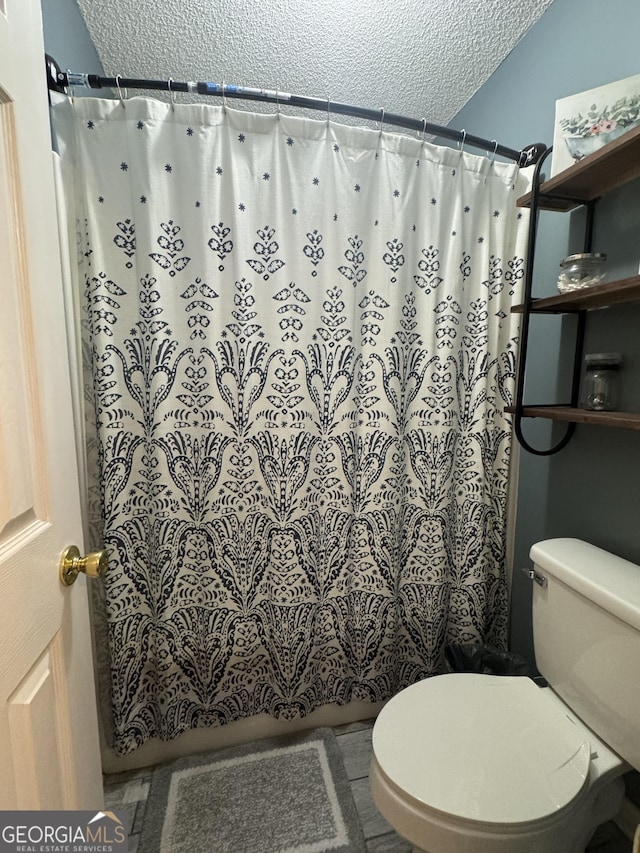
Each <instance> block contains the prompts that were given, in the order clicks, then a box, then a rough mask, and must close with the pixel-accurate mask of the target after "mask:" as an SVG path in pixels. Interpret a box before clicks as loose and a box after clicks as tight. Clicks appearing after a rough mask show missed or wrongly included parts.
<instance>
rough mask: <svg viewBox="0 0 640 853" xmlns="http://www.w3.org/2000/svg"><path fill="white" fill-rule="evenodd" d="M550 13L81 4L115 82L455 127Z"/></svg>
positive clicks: (527, 3) (197, 2)
mask: <svg viewBox="0 0 640 853" xmlns="http://www.w3.org/2000/svg"><path fill="white" fill-rule="evenodd" d="M552 2H553V0H78V5H79V7H80V10H81V12H82V14H83V16H84V18H85V21H86V23H87V27H88V29H89V33H90V34H91V37H92V39H93V41H94V44H95V46H96V49H97V51H98V55H99V56H100V59H101V61H102V64H103V67H104V69H105V72H106V73H107V74H108V75H114V76H115V75H116V74H120V75H122V76H123V77H152V78H163V79H164V78H169V77H172V78H173V79H174V80H209V81H216V82H221V81H224V82H226V83H235V84H238V85H244V86H256V87H259V88H265V89H279V90H281V91H285V92H293V93H295V94H298V95H315V96H318V97H322V98H327V97H329V98H331V99H332V100H334V101H343V102H346V103H351V104H356V105H358V106H362V107H370V108H373V109H378V108H381V107H384V108H385V109H386V110H387V111H391V112H397V113H402V114H405V115H409V116H412V117H415V118H422V117H426V118H427V120H428V121H431V122H435V123H438V124H447V123H448V122H449V120H450V119H451V118H452V117H453V116H454V115H455V114H456V113H457V112H458V111H459V110H460V109H461V108H462V107H463V106H464V105H465V104H466V102H467V101H468V100H469V99H470V98H471V97H472V95H473V94H474V93H475V92H476V91H477V90H478V89H479V88H480V86H481V85H482V84H483V83H484V82H485V80H486V79H487V78H488V77H489V76H490V75H491V74H492V72H493V71H494V70H495V69H496V68H497V66H498V65H499V64H500V62H501V61H502V60H503V59H504V58H505V57H506V56H507V54H508V53H509V52H510V51H511V49H512V48H513V47H514V46H515V45H516V44H517V43H518V41H519V40H520V39H521V38H522V36H523V35H524V34H525V33H526V31H527V30H528V28H529V27H530V26H531V25H532V24H533V23H535V21H537V19H538V18H539V17H540V15H541V14H542V13H543V12H544V11H545V9H546V8H547V7H548V6H550V5H551V3H552ZM74 70H75V69H74ZM78 70H82V69H78ZM251 108H252V109H257V108H258V107H257V106H256V105H252V106H251ZM270 109H273V108H272V107H270Z"/></svg>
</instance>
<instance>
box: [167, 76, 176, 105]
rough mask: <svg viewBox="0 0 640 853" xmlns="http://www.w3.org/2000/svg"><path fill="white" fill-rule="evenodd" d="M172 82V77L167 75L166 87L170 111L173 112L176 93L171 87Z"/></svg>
mask: <svg viewBox="0 0 640 853" xmlns="http://www.w3.org/2000/svg"><path fill="white" fill-rule="evenodd" d="M172 83H173V77H169V79H168V80H167V88H168V89H169V100H170V102H171V112H173V111H174V110H175V108H176V93H175V90H174V89H172V88H171V84H172Z"/></svg>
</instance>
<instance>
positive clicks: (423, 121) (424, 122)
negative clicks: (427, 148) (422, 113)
mask: <svg viewBox="0 0 640 853" xmlns="http://www.w3.org/2000/svg"><path fill="white" fill-rule="evenodd" d="M426 131H427V120H426V118H423V119H422V141H423V142H424V135H425V133H426Z"/></svg>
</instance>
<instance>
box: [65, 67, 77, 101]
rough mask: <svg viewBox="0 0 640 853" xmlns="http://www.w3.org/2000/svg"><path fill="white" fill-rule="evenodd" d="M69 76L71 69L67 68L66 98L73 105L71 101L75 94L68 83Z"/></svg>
mask: <svg viewBox="0 0 640 853" xmlns="http://www.w3.org/2000/svg"><path fill="white" fill-rule="evenodd" d="M70 74H71V69H70V68H67V96H68V98H69V100H70V101H71V103H73V100H74V98H75V96H76V92H75V89H74V88H73V86H72V85H71V84H70V83H69V82H68V80H69V75H70Z"/></svg>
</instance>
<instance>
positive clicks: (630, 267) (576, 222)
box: [452, 0, 640, 657]
mask: <svg viewBox="0 0 640 853" xmlns="http://www.w3.org/2000/svg"><path fill="white" fill-rule="evenodd" d="M639 31H640V4H638V2H637V0H608V2H607V3H595V2H585V0H555V2H554V3H553V4H552V5H551V6H550V8H549V9H548V10H547V11H546V12H545V14H544V15H543V16H542V18H541V19H540V20H539V21H538V23H537V24H535V25H534V26H533V27H532V29H531V30H530V31H529V32H528V34H527V35H526V36H525V38H524V39H523V41H522V42H520V44H519V45H518V46H517V47H516V48H515V49H514V51H513V52H512V53H511V54H510V55H509V57H508V58H507V59H506V60H505V61H504V62H503V63H502V65H501V66H500V67H499V68H498V69H497V70H496V71H495V73H494V74H493V75H492V76H491V78H490V79H489V80H488V81H487V83H486V84H485V85H484V86H483V87H482V88H481V89H480V90H479V91H478V93H477V94H476V95H475V96H474V97H473V98H472V100H471V101H470V102H469V103H468V104H467V105H466V106H465V108H464V109H463V110H462V111H461V112H460V113H459V114H458V115H457V116H456V118H455V119H454V121H453V122H452V125H453V126H454V127H457V128H459V129H462V128H468V129H469V130H472V131H473V132H474V133H477V134H479V135H481V136H485V137H487V138H488V139H494V138H495V139H498V140H499V141H500V142H501V143H504V144H506V145H510V146H511V147H513V148H521V147H523V146H524V145H526V144H528V143H530V142H537V141H542V142H545V143H546V144H548V145H551V143H552V142H553V125H554V115H555V101H556V100H557V99H558V98H563V97H566V96H567V95H572V94H575V93H576V92H582V91H585V90H586V89H590V88H593V87H595V86H600V85H603V84H605V83H610V82H612V81H614V80H620V79H623V78H624V77H629V76H631V75H634V74H638V73H640V59H639V58H638V48H637V34H638V32H639ZM547 162H549V161H547ZM582 216H583V213H582V212H580V211H578V212H576V213H574V214H572V215H567V214H558V213H543V214H541V221H540V238H539V241H538V246H539V249H538V251H537V254H536V268H535V275H534V295H537V296H545V295H551V294H552V293H554V292H555V288H556V280H557V273H558V262H559V260H560V259H561V258H562V257H564V256H565V255H566V254H568V253H569V252H570V251H581V248H582V247H581V242H582V229H581V227H580V225H581V221H582ZM593 248H594V250H595V251H604V252H606V253H607V254H608V257H609V266H610V270H611V277H612V278H618V277H623V276H626V275H633V274H635V273H637V272H638V265H639V263H640V182H638V181H636V182H634V183H632V184H630V185H628V186H627V187H625V188H623V189H621V190H618V191H616V192H614V193H611V194H610V195H608V196H607V197H606V198H605V199H603V200H602V201H601V202H599V204H598V210H597V220H596V228H595V235H594V246H593ZM573 322H574V321H573V319H572V318H570V317H565V318H553V317H552V318H545V317H535V318H534V322H533V324H532V328H531V344H530V352H531V355H530V358H529V361H528V367H527V388H526V395H525V400H526V401H528V402H530V403H537V402H553V401H554V398H555V400H557V401H560V402H562V401H566V398H567V397H566V395H567V382H566V378H567V377H568V375H569V369H570V358H569V355H568V353H567V352H566V350H567V349H571V346H572V344H571V340H572V337H571V336H572V327H573ZM639 328H640V308H639V307H638V306H635V305H632V306H621V307H618V308H616V307H611V308H608V309H606V310H604V311H596V312H592V313H590V314H589V318H588V325H587V339H586V345H585V352H600V351H608V352H609V351H617V352H621V353H623V355H624V358H625V366H624V371H623V373H622V376H621V378H622V379H623V391H624V394H623V401H622V406H621V408H623V409H633V410H640V336H639V335H638V329H639ZM556 395H559V396H556ZM563 398H564V400H563ZM563 430H564V428H563V427H562V426H561V425H551V424H545V423H542V422H540V423H538V422H537V421H529V422H527V424H526V431H527V436H528V437H529V438H530V439H531V442H532V443H533V444H534V445H537V446H539V447H545V446H548V442H549V441H550V440H551V434H552V433H553V435H554V436H559V435H562V433H563ZM555 536H575V537H577V538H581V539H585V540H586V541H589V542H592V543H594V544H595V545H598V546H600V547H602V548H605V549H606V550H609V551H612V552H614V553H617V554H620V555H621V556H623V557H626V558H627V559H630V560H633V561H634V562H639V563H640V433H638V432H631V431H627V430H619V429H613V428H604V427H591V426H578V427H577V429H576V434H575V436H574V438H573V439H572V441H571V443H570V444H569V446H568V447H567V448H566V449H565V450H563V451H561V452H560V453H559V454H557V455H555V456H551V457H548V458H544V457H536V456H532V455H531V454H529V453H527V452H525V451H521V456H520V482H519V490H518V515H517V524H516V554H515V569H514V582H513V593H512V619H511V645H512V648H513V649H514V650H515V651H518V652H520V653H523V654H525V655H526V656H528V657H531V655H532V640H531V620H530V595H531V592H530V581H528V580H527V579H526V578H525V576H524V575H523V574H522V573H521V572H520V571H519V569H520V568H523V567H527V566H529V565H530V561H529V559H528V552H529V548H530V546H531V544H532V543H533V542H535V541H537V540H540V539H545V538H549V537H555Z"/></svg>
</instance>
